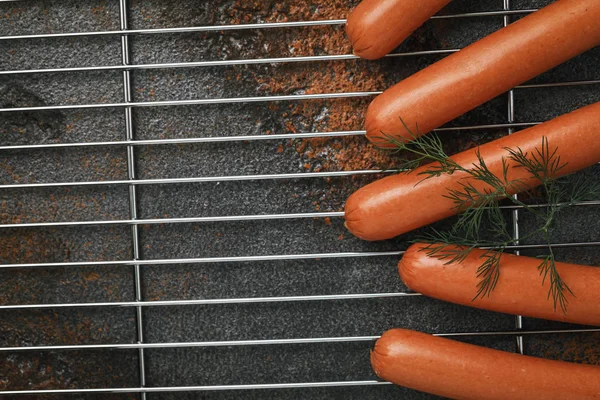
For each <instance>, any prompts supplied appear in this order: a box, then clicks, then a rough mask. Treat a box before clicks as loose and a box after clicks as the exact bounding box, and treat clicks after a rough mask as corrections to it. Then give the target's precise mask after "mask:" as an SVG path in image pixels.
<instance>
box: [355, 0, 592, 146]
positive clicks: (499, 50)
mask: <svg viewBox="0 0 600 400" xmlns="http://www.w3.org/2000/svg"><path fill="white" fill-rule="evenodd" d="M598 21H600V1H598V0H558V1H556V2H555V3H553V4H551V5H549V6H547V7H545V8H543V9H541V10H540V11H537V12H535V13H533V14H531V15H529V16H527V17H525V18H523V19H521V20H519V21H517V22H515V23H513V24H511V25H509V26H507V27H505V28H503V29H501V30H499V31H498V32H495V33H493V34H491V35H489V36H487V37H486V38H484V39H481V40H479V41H478V42H475V43H474V44H472V45H470V46H468V47H466V48H464V49H463V50H461V51H460V52H458V53H455V54H452V55H450V56H448V57H447V58H445V59H443V60H441V61H439V62H437V63H435V64H433V65H430V66H429V67H427V68H425V69H423V70H422V71H420V72H418V73H416V74H414V75H413V76H411V77H409V78H407V79H405V80H403V81H402V82H400V83H398V84H396V85H395V86H393V87H391V88H389V89H388V90H386V91H385V92H384V93H383V94H381V95H379V96H378V97H376V98H375V99H374V100H373V102H372V103H371V104H370V105H369V108H368V110H367V114H366V120H365V125H366V130H367V137H368V138H369V140H371V141H372V142H374V143H376V144H377V145H378V146H382V147H391V145H390V143H389V141H387V140H383V138H382V133H384V134H386V135H390V136H394V137H397V138H404V139H405V140H410V138H411V135H410V134H409V133H408V131H407V130H406V129H405V127H404V126H403V125H402V123H401V119H402V121H404V123H406V124H407V126H408V127H409V128H410V129H411V130H412V131H413V134H415V135H417V134H425V133H427V132H429V131H431V130H433V129H435V128H438V127H440V126H442V125H443V124H445V123H447V122H449V121H451V120H453V119H454V118H456V117H458V116H460V115H462V114H464V113H466V112H467V111H469V110H472V109H473V108H475V107H477V106H479V105H481V104H483V103H485V102H486V101H488V100H491V99H493V98H494V97H496V96H498V95H500V94H502V93H504V92H506V91H508V90H509V89H511V88H513V87H515V86H517V85H519V84H521V83H523V82H525V81H527V80H529V79H532V78H534V77H536V76H537V75H539V74H541V73H543V72H545V71H547V70H549V69H551V68H553V67H555V66H557V65H559V64H561V63H563V62H565V61H567V60H569V59H570V58H573V57H575V56H577V55H578V54H581V53H583V52H585V51H586V50H589V49H591V48H593V47H595V46H598V45H599V44H600V23H598ZM417 126H418V133H417Z"/></svg>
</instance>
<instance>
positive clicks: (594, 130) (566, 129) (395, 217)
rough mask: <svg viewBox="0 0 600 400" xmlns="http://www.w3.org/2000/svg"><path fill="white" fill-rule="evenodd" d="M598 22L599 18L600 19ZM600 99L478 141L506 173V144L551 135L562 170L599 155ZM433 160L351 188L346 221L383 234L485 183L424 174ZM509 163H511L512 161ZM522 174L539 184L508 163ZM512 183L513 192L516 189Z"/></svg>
mask: <svg viewBox="0 0 600 400" xmlns="http://www.w3.org/2000/svg"><path fill="white" fill-rule="evenodd" d="M598 3H599V4H600V1H598ZM599 25H600V24H599ZM598 132H600V102H599V103H595V104H592V105H590V106H587V107H584V108H581V109H579V110H577V111H574V112H572V113H569V114H565V115H563V116H561V117H558V118H556V119H554V120H552V121H549V122H546V123H544V124H541V125H537V126H534V127H532V128H529V129H526V130H523V131H519V132H517V133H514V134H512V135H510V136H505V137H503V138H500V139H497V140H494V141H492V142H489V143H486V144H484V145H482V146H481V147H479V152H480V154H481V156H482V157H483V159H484V160H485V162H486V164H487V166H488V168H489V169H490V170H491V171H492V172H493V173H494V174H496V176H498V177H502V158H504V157H506V156H507V155H508V152H507V151H506V149H505V148H506V147H508V148H510V149H516V148H517V147H519V148H521V149H522V150H523V151H525V152H529V153H531V152H532V151H534V150H535V149H540V147H541V145H542V138H543V137H545V138H547V140H548V146H549V148H550V151H553V150H554V149H555V148H557V149H558V154H559V155H560V157H561V163H567V165H566V166H565V167H564V168H563V169H562V170H560V171H559V175H558V176H564V175H567V174H570V173H573V172H575V171H579V170H581V169H583V168H586V167H589V166H591V165H593V164H596V163H598V162H599V161H600V140H598ZM452 159H454V161H456V162H457V163H458V164H460V165H461V166H463V167H465V168H468V167H471V166H472V164H473V163H477V161H478V160H477V156H476V150H475V149H470V150H467V151H464V152H462V153H459V154H458V155H456V156H452ZM433 165H434V164H429V165H425V166H422V167H419V168H417V169H415V170H413V171H412V172H409V173H406V174H397V175H391V176H388V177H385V178H383V179H380V180H378V181H375V182H373V183H371V184H369V185H367V186H364V187H363V188H361V189H359V190H357V191H356V192H355V193H353V194H352V195H351V196H350V197H349V198H348V200H347V201H346V206H345V218H346V226H347V228H348V229H349V230H350V232H352V233H353V234H354V235H355V236H358V237H359V238H362V239H365V240H384V239H390V238H392V237H394V236H397V235H400V234H403V233H406V232H408V231H411V230H413V229H416V228H420V227H422V226H425V225H428V224H431V223H433V222H436V221H439V220H441V219H443V218H447V217H449V216H451V215H455V214H456V213H457V211H456V209H454V203H453V201H452V200H451V199H449V198H447V197H444V195H446V194H448V190H451V189H456V190H460V189H461V186H460V183H461V182H462V183H469V182H471V183H473V185H475V187H478V188H479V189H486V188H488V187H486V186H485V185H484V184H483V183H482V182H480V181H474V180H473V179H471V178H468V179H467V178H466V177H465V175H466V173H465V172H455V173H454V174H452V175H448V174H443V175H441V176H439V177H434V178H431V179H427V180H423V176H422V175H419V173H420V172H422V171H424V170H427V169H429V168H431V167H432V166H433ZM509 165H512V164H511V162H509ZM519 178H520V179H524V184H526V185H529V186H531V187H533V186H536V185H539V183H540V182H539V181H537V180H535V179H534V178H533V177H532V176H531V175H529V174H528V173H527V171H526V170H525V169H524V168H510V169H509V174H508V179H509V180H512V179H519ZM514 191H515V190H514V188H512V189H510V190H509V192H511V194H514V193H512V192H514Z"/></svg>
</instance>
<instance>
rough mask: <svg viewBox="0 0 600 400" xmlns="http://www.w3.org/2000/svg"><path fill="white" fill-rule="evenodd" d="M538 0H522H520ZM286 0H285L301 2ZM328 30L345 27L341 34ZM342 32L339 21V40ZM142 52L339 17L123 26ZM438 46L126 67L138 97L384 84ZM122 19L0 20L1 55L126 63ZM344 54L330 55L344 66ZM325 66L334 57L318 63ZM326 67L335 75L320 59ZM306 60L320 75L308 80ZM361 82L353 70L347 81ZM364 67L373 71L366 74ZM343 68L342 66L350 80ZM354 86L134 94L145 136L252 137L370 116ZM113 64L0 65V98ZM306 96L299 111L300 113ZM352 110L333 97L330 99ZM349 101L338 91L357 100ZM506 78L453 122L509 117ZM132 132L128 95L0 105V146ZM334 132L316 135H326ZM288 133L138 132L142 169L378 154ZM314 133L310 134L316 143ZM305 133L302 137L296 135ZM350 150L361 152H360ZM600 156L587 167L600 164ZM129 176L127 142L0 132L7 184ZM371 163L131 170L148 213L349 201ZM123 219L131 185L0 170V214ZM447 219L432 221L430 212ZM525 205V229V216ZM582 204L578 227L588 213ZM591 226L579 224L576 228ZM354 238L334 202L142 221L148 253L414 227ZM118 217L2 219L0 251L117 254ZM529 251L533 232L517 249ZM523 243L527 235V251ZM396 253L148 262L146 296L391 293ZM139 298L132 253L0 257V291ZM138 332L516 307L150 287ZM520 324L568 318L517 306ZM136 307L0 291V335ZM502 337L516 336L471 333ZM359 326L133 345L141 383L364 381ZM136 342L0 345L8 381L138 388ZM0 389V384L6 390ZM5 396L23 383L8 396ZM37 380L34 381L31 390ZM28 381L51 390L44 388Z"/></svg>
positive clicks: (321, 50) (46, 12) (104, 3)
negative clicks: (502, 87)
mask: <svg viewBox="0 0 600 400" xmlns="http://www.w3.org/2000/svg"><path fill="white" fill-rule="evenodd" d="M550 2H551V1H550V0H513V1H512V2H511V6H512V8H514V9H529V8H537V7H541V6H543V5H546V4H549V3H550ZM294 3H298V4H297V5H296V4H294ZM357 3H358V1H357V0H352V1H347V2H344V1H340V0H329V1H321V2H319V1H316V0H303V1H301V2H291V1H290V2H277V1H274V0H267V1H261V2H257V1H251V0H179V1H174V0H130V2H129V7H128V16H129V26H130V28H131V29H147V28H169V27H184V26H203V25H217V24H221V25H222V24H237V23H260V22H266V21H269V22H272V21H278V20H290V21H294V20H305V19H309V18H310V19H335V18H345V16H346V15H347V13H348V10H350V9H351V8H352V7H353V6H354V5H356V4H357ZM502 6H503V1H502V0H489V1H485V2H481V1H475V0H455V1H453V2H452V3H451V5H450V6H448V7H447V8H446V9H445V10H443V11H442V13H444V14H457V13H464V12H476V11H486V10H501V9H502ZM119 20H120V16H119V2H118V1H117V0H29V1H19V2H4V3H0V36H6V35H18V34H45V33H58V32H82V31H109V30H117V29H119ZM502 23H503V21H502V17H478V18H458V19H440V20H436V21H432V22H428V23H427V24H426V25H425V26H424V27H422V28H421V29H419V31H418V32H417V33H416V34H415V35H414V36H413V37H412V38H410V39H409V40H408V41H407V42H406V43H405V44H403V45H402V46H401V48H400V49H399V51H404V52H412V51H423V50H430V49H439V50H449V49H454V48H459V47H462V46H465V45H467V44H469V43H471V42H473V41H474V40H477V39H479V38H480V37H482V36H484V35H485V34H488V33H491V32H493V31H495V30H497V29H499V28H500V27H501V26H502ZM340 38H341V39H340ZM340 40H341V41H340ZM130 46H131V60H132V63H135V64H154V63H167V62H190V61H207V60H232V59H254V58H265V57H291V56H295V55H298V54H301V55H306V54H308V53H306V54H305V53H304V52H303V51H304V50H306V48H308V47H310V51H311V53H310V54H311V55H323V54H344V52H345V51H346V49H345V47H344V46H346V44H345V43H344V41H343V33H342V32H341V27H339V26H331V27H320V28H314V27H313V28H293V29H285V30H280V29H273V30H258V31H256V30H243V31H225V32H203V33H185V34H181V33H179V34H160V35H132V36H131V37H130ZM441 57H443V55H426V56H407V57H397V58H386V59H384V60H380V61H374V62H366V61H359V60H350V61H336V62H327V63H293V64H262V65H248V66H235V67H233V66H219V67H198V68H176V69H172V68H164V69H148V70H136V71H134V72H133V73H132V84H133V86H132V94H133V99H134V101H138V102H151V101H158V100H184V99H200V98H230V97H240V96H266V95H289V94H301V93H318V92H319V91H321V92H342V91H352V90H355V91H368V90H383V89H385V88H386V87H388V86H390V85H392V84H393V83H395V82H397V81H398V80H401V79H402V78H404V77H406V76H409V75H410V74H412V73H414V72H416V71H418V70H419V69H421V68H423V67H425V66H427V65H429V64H431V63H433V62H435V61H436V60H438V59H440V58H441ZM120 63H121V40H120V37H119V36H115V35H108V36H94V37H74V38H60V39H35V40H0V70H4V71H6V70H23V69H38V68H60V67H92V66H109V65H119V64H120ZM599 64H600V49H595V50H592V51H590V52H588V53H586V54H584V55H582V56H580V57H578V58H576V59H574V60H572V61H570V62H568V63H566V64H565V65H563V66H560V67H558V68H556V69H555V70H553V71H550V72H548V73H546V74H544V75H542V76H540V77H538V78H536V79H535V80H534V83H549V82H568V81H580V80H597V79H600V69H599V68H597V66H598V65H599ZM340 66H341V67H340ZM328 70H331V72H330V73H329V71H328ZM324 71H327V72H328V73H324ZM314 76H318V77H320V78H318V79H316V80H317V81H322V82H318V83H319V84H322V86H317V85H315V79H314ZM355 80H356V82H355ZM361 80H363V81H364V82H365V83H364V84H363V82H361ZM342 81H347V82H351V84H347V85H344V84H345V83H347V82H342ZM369 99H370V98H369V97H367V98H354V99H340V100H326V101H325V100H323V101H289V102H278V103H269V104H265V103H250V104H223V105H197V106H180V107H147V108H146V107H145V108H134V109H133V118H134V129H135V132H134V135H135V138H137V139H168V138H187V137H214V136H246V135H265V134H269V133H276V134H282V133H290V132H294V131H297V132H315V131H327V130H329V131H331V130H350V129H361V128H360V125H361V118H362V115H364V109H365V107H366V105H367V104H368V101H369ZM599 100H600V90H599V89H598V85H587V86H570V87H561V88H538V89H519V90H516V91H515V115H516V119H517V121H518V122H537V121H543V120H547V119H549V118H552V117H555V116H558V115H560V114H562V113H565V112H567V111H570V110H573V109H576V108H578V107H581V106H583V105H586V104H590V103H592V102H595V101H599ZM122 101H123V76H122V72H120V71H114V70H113V71H110V70H109V71H96V72H77V73H60V72H57V73H44V74H24V75H10V76H7V75H0V107H1V108H9V107H23V106H43V105H73V104H88V103H118V102H122ZM303 110H306V111H303ZM340 110H345V111H343V113H344V114H343V116H342V117H340V115H341V114H342V111H340ZM348 110H349V111H348ZM506 121H507V96H506V95H504V96H500V97H499V98H497V99H494V100H492V101H490V102H489V103H487V104H485V105H483V106H481V107H479V108H477V109H476V110H473V111H472V112H469V113H468V114H466V115H465V116H462V117H460V118H458V119H457V120H456V121H453V122H451V123H450V124H449V125H450V126H455V127H456V126H465V125H481V124H495V123H504V122H506ZM506 133H507V132H506V131H505V130H498V129H493V130H479V131H462V132H461V131H458V132H448V133H444V140H445V142H446V143H447V144H448V146H449V148H450V149H453V150H460V149H463V148H466V147H468V146H473V145H476V144H478V143H482V142H485V141H487V140H491V139H493V138H495V137H498V136H501V135H504V134H506ZM124 138H125V116H124V112H123V110H122V109H121V108H100V109H91V110H85V109H84V110H60V111H44V112H26V113H2V114H0V145H2V146H4V145H15V144H41V143H66V142H99V141H119V140H123V139H124ZM328 143H329V142H328ZM332 143H333V144H341V145H340V146H338V147H335V146H333V145H332V147H328V146H329V144H327V146H325V147H319V146H321V144H320V143H313V142H310V143H305V142H303V141H299V140H298V141H292V140H261V141H236V142H228V143H205V144H195V145H162V146H138V147H136V149H135V167H136V173H137V177H138V178H140V179H155V178H158V179H160V178H180V177H200V176H229V175H248V174H271V173H273V174H278V173H293V172H315V171H335V170H344V169H370V168H374V167H376V166H377V165H376V163H374V162H368V161H364V160H361V162H360V163H354V164H348V163H345V161H344V162H342V161H339V160H341V159H344V160H345V158H342V155H341V152H342V151H345V153H344V155H343V157H350V158H352V154H350V156H349V155H348V153H352V151H354V152H360V151H362V147H360V148H355V149H352V148H350V149H344V144H346V142H339V143H338V142H336V141H333V142H332ZM311 146H312V147H311ZM305 149H309V150H305ZM353 159H354V158H353ZM599 173H600V169H598V168H592V169H590V170H589V171H585V172H584V174H586V176H588V177H589V179H600V177H599V176H598V174H599ZM126 178H127V154H126V151H125V148H124V147H123V146H111V147H106V146H101V147H87V148H85V147H84V148H69V149H53V150H51V149H42V150H20V151H4V150H2V151H0V184H17V183H41V182H70V181H101V180H122V179H126ZM375 178H376V177H375V176H367V177H353V178H350V177H345V178H332V179H321V178H311V179H296V180H262V181H238V182H213V183H194V184H190V183H188V184H170V185H142V186H138V189H137V195H138V203H137V207H138V215H139V217H140V218H167V217H173V218H174V217H199V216H226V215H245V214H248V215H250V214H263V213H264V214H285V213H308V212H316V211H340V210H342V209H343V204H344V201H345V199H346V198H347V197H348V195H349V194H351V193H352V192H353V191H354V190H356V189H357V188H358V187H360V186H362V185H364V184H366V183H368V182H369V181H371V180H373V179H375ZM128 218H129V196H128V190H127V187H126V186H123V185H116V186H93V187H71V188H49V189H48V188H45V189H44V188H42V189H6V188H1V189H0V223H3V224H4V223H23V222H41V221H89V220H119V219H128ZM598 220H599V218H598V208H597V207H580V208H577V209H573V210H569V211H567V212H565V213H564V214H563V215H562V219H561V221H560V223H559V224H558V229H557V231H556V236H555V241H556V242H561V243H578V242H593V241H597V240H598V232H599V231H600V227H598V226H596V225H597V224H598V222H597V221H598ZM449 223H450V221H442V222H440V223H439V224H437V225H436V227H437V228H438V229H443V228H444V227H445V226H447V225H448V224H449ZM532 223H533V221H530V220H529V219H527V218H525V217H523V218H522V219H521V221H520V229H521V233H522V234H523V233H526V232H527V231H528V229H532ZM590 224H591V225H590ZM584 227H585V228H584ZM422 232H423V230H421V231H420V232H412V233H409V234H406V235H403V236H402V237H399V238H396V239H394V240H390V241H385V242H380V243H367V242H362V241H360V240H358V239H356V238H354V237H352V235H350V234H349V233H348V232H347V231H346V230H345V228H344V226H343V221H342V220H341V219H340V218H332V219H331V220H329V219H328V220H324V219H292V220H277V221H248V222H222V223H216V222H212V223H195V224H164V225H163V224H161V225H148V226H141V227H140V232H139V237H140V246H141V254H142V258H143V259H170V258H186V257H229V256H250V255H256V256H260V255H272V254H303V253H330V252H369V251H390V250H391V251H393V250H402V249H405V248H406V247H407V246H408V243H409V241H410V240H412V239H414V238H415V237H416V235H418V234H419V233H422ZM131 243H132V240H131V228H130V227H128V226H123V225H118V226H110V227H109V226H99V227H89V226H88V227H77V228H75V227H69V228H56V229H46V228H31V229H25V230H24V229H21V230H15V229H2V230H0V263H2V264H13V263H40V262H62V261H70V262H81V261H110V260H130V259H131V258H132V254H133V252H132V244H131ZM530 253H531V252H527V254H530ZM531 254H533V255H535V254H534V253H531ZM557 254H558V256H559V257H560V258H561V260H564V261H570V262H578V263H586V264H596V265H598V264H600V250H599V247H595V246H587V247H586V246H584V247H569V248H563V249H558V250H557ZM397 261H398V259H397V257H393V256H385V257H366V258H365V257H361V258H344V259H317V260H315V259H312V260H296V261H267V262H243V263H233V262H230V263H212V264H211V263H207V264H169V265H152V266H142V282H141V283H142V297H143V299H144V300H147V301H152V300H187V299H220V298H223V299H227V298H246V297H270V296H304V295H328V294H352V293H385V292H397V291H404V290H406V288H405V287H404V285H403V284H402V282H401V281H400V279H399V278H398V276H397V272H396V263H397ZM134 299H135V290H134V275H133V268H132V267H130V266H108V265H105V266H102V265H99V266H94V267H69V268H60V267H59V268H29V269H2V270H0V304H6V305H9V304H41V303H74V302H118V301H133V300H134ZM143 322H144V332H143V333H144V337H145V340H146V341H147V342H185V341H215V340H244V339H284V338H306V337H335V336H375V335H380V334H381V333H382V332H383V331H385V330H386V329H389V328H392V327H404V328H410V329H417V330H421V331H426V332H437V333H443V332H466V331H469V332H477V331H502V330H511V329H513V328H514V318H513V317H511V316H507V315H500V314H495V313H489V312H484V311H480V310H474V309H469V308H465V307H459V306H455V305H451V304H446V303H442V302H439V301H435V300H431V299H427V298H424V297H405V298H385V299H371V300H364V299H363V300H344V301H339V300H338V301H314V302H288V303H266V304H254V305H247V304H246V305H244V304H238V305H210V306H181V307H148V308H145V309H144V311H143ZM524 323H525V328H526V329H551V328H556V327H559V328H565V327H568V326H565V325H562V324H555V323H549V322H544V321H537V320H532V319H526V320H525V322H524ZM136 340H137V336H136V316H135V309H133V308H114V307H106V308H61V309H45V310H27V311H14V310H13V311H7V310H2V311H0V347H4V346H32V345H61V344H101V343H105V344H108V343H135V342H136ZM465 340H468V341H470V342H473V343H477V344H481V345H485V346H488V347H493V348H497V349H502V350H506V351H514V349H515V343H514V342H515V340H514V338H512V337H485V338H466V339H465ZM599 340H600V337H599V336H598V335H593V334H591V335H576V334H569V335H547V336H528V337H526V338H525V346H526V348H525V350H526V352H527V353H528V354H532V355H539V356H544V357H548V358H556V359H565V360H571V361H576V362H588V363H598V349H599V348H600V345H599ZM371 346H372V343H371V342H369V341H367V342H355V343H339V344H333V345H332V344H327V345H323V344H310V345H275V346H242V347H220V348H192V349H189V348H188V349H153V350H146V351H145V362H146V369H145V373H146V384H147V386H150V387H159V386H185V385H229V384H231V385H234V384H252V383H286V382H319V381H345V380H372V379H375V376H374V374H373V373H372V371H371V368H370V365H369V359H368V354H369V349H370V348H371ZM138 361H139V360H138V352H137V351H135V350H115V351H105V350H94V351H90V352H83V351H53V352H18V353H17V352H0V390H19V389H56V388H99V387H137V386H139V369H138ZM0 397H2V396H0ZM6 398H14V397H6ZM28 398H30V397H28ZM38 398H48V399H50V398H60V397H59V396H41V397H38ZM70 398H73V399H76V398H77V399H79V398H81V399H92V398H102V399H104V398H108V399H130V398H139V395H136V394H113V395H73V396H72V397H70ZM148 398H149V399H153V400H154V399H176V398H182V399H207V400H208V399H210V400H221V399H241V398H243V399H264V398H281V399H365V400H366V399H396V398H403V399H425V398H427V399H429V398H433V397H432V396H428V395H425V394H422V393H417V392H414V391H411V390H408V389H403V388H398V387H394V386H391V385H384V386H377V387H375V386H373V387H348V388H316V389H285V390H269V391H264V390H257V391H244V392H237V391H223V392H194V393H192V392H182V393H154V394H149V395H148Z"/></svg>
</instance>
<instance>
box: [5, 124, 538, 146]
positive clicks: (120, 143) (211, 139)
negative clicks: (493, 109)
mask: <svg viewBox="0 0 600 400" xmlns="http://www.w3.org/2000/svg"><path fill="white" fill-rule="evenodd" d="M539 124H541V122H519V123H513V124H487V125H470V126H456V127H453V126H449V127H444V128H438V129H434V132H448V131H461V130H479V129H503V128H508V127H513V128H523V127H530V126H534V125H539ZM365 134H366V131H364V130H356V131H333V132H314V133H284V134H275V135H248V136H217V137H196V138H180V139H146V140H131V141H106V142H73V143H46V144H23V145H9V146H0V151H2V150H4V151H7V150H40V149H61V148H72V147H93V146H155V145H166V144H198V143H221V142H249V141H256V140H288V139H290V140H291V139H305V138H324V137H346V136H364V135H365Z"/></svg>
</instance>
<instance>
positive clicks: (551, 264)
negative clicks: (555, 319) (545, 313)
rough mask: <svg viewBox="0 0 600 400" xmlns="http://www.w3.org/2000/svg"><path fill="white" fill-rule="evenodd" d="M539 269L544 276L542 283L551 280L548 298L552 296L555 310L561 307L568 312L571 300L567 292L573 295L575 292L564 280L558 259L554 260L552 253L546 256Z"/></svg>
mask: <svg viewBox="0 0 600 400" xmlns="http://www.w3.org/2000/svg"><path fill="white" fill-rule="evenodd" d="M538 271H539V272H540V276H541V277H542V285H545V284H546V280H549V281H550V288H549V289H548V299H550V297H552V300H553V303H554V310H555V311H556V310H557V307H560V309H561V311H562V312H563V313H565V314H566V312H567V305H568V304H569V300H568V299H567V296H566V293H567V292H568V293H570V294H571V295H572V296H575V294H574V293H573V292H572V291H571V289H570V288H569V286H568V285H567V284H566V283H565V281H563V280H562V278H561V276H560V274H559V273H558V270H557V269H556V261H555V260H554V254H550V255H548V256H546V257H545V258H544V261H542V263H541V264H540V265H539V266H538Z"/></svg>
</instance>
